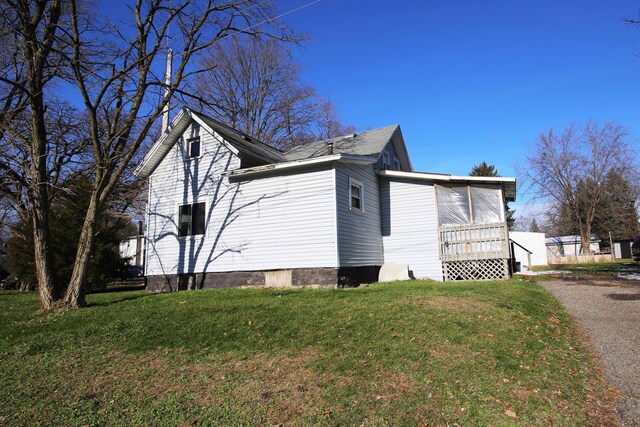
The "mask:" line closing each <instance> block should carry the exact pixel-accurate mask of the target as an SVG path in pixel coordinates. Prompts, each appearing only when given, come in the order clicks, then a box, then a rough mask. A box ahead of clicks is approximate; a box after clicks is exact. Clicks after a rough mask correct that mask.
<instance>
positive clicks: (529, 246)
mask: <svg viewBox="0 0 640 427" xmlns="http://www.w3.org/2000/svg"><path fill="white" fill-rule="evenodd" d="M509 238H510V239H511V241H512V242H513V246H512V248H513V251H512V253H513V257H514V259H515V261H516V263H519V265H520V267H521V268H524V267H530V266H540V265H547V246H546V242H545V234H544V233H534V232H530V231H510V232H509Z"/></svg>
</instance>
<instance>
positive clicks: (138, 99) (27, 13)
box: [0, 0, 293, 309]
mask: <svg viewBox="0 0 640 427" xmlns="http://www.w3.org/2000/svg"><path fill="white" fill-rule="evenodd" d="M91 6H93V5H90V4H89V3H88V2H80V1H79V0H6V1H5V2H3V5H2V6H1V11H0V24H2V25H1V26H2V28H3V29H6V31H5V32H4V33H3V37H6V38H7V39H9V40H12V41H15V46H16V49H15V57H16V58H17V60H14V61H13V63H15V64H20V59H22V61H24V66H23V67H21V68H19V70H18V71H19V72H13V71H11V69H10V67H9V66H7V67H5V68H4V70H5V71H7V72H5V73H3V74H2V75H0V82H2V84H3V85H4V86H5V88H6V90H5V92H7V93H10V92H11V91H15V92H16V93H17V96H18V98H20V99H21V100H22V103H21V104H19V108H18V107H16V108H12V111H14V110H16V111H19V112H26V113H27V114H28V116H29V120H28V126H27V128H28V130H29V137H28V138H21V139H19V142H20V143H21V144H22V146H23V148H24V149H25V151H26V153H27V158H26V162H27V164H28V166H29V177H28V187H29V191H28V197H29V199H30V204H31V214H32V218H33V224H34V227H33V229H34V246H35V264H36V272H37V281H38V288H39V290H40V299H41V306H42V308H43V309H49V308H51V307H52V306H53V305H55V304H56V299H57V297H58V296H57V295H55V293H54V292H53V289H54V287H53V282H52V279H51V271H50V268H51V265H50V261H49V259H48V253H49V247H48V244H49V237H48V212H49V191H50V186H51V176H52V175H51V174H50V173H48V169H47V164H48V161H49V159H50V156H51V155H52V154H54V153H52V152H51V145H50V143H49V139H50V134H51V130H50V129H49V127H48V126H47V120H46V119H45V115H46V112H47V102H49V100H51V99H52V98H53V94H56V95H57V96H62V95H63V91H62V90H60V86H56V83H57V82H58V81H61V80H64V81H65V82H66V84H72V85H74V86H75V87H76V88H77V93H78V94H79V95H80V98H81V99H82V104H83V106H84V109H85V111H84V112H83V114H84V118H85V120H86V122H87V123H88V130H87V133H86V137H87V140H88V146H89V148H88V151H87V153H88V154H89V156H88V159H89V160H90V167H91V169H92V174H93V178H94V183H93V188H92V191H91V192H90V194H88V196H87V197H88V198H89V204H88V206H89V208H88V210H87V213H86V216H85V219H84V223H83V226H82V230H81V234H80V239H79V242H78V252H77V256H76V260H75V263H74V267H73V273H72V275H71V280H70V282H69V284H68V286H67V290H66V292H65V294H64V297H63V299H62V301H61V302H58V304H59V305H62V306H64V307H67V308H76V307H81V306H83V305H85V297H84V282H85V278H86V274H87V265H88V262H89V259H90V257H91V251H92V245H93V242H94V236H95V230H96V222H97V219H98V216H99V215H100V212H101V209H102V208H103V206H104V204H105V202H106V200H107V199H108V198H109V196H110V194H111V193H112V192H113V191H114V189H116V188H117V185H118V182H119V181H120V179H121V178H122V176H123V175H124V174H125V172H126V171H127V170H128V168H129V166H130V164H131V162H132V160H133V159H134V158H135V156H136V154H137V153H138V151H139V150H140V147H142V146H143V144H144V143H145V142H146V141H147V134H148V132H149V131H150V130H151V129H152V127H153V125H154V123H155V122H156V120H157V119H158V117H159V116H160V115H161V114H162V111H163V109H164V107H165V106H166V105H167V104H168V103H169V100H170V99H171V98H172V97H174V96H175V95H177V94H182V95H188V93H186V92H184V91H183V90H182V87H183V83H185V82H186V81H188V80H189V79H191V78H193V77H194V76H196V75H198V74H199V73H201V72H202V71H205V68H206V67H205V68H203V67H201V66H198V65H197V63H196V62H195V61H193V59H194V57H195V56H196V55H198V54H199V52H201V51H202V50H203V49H206V48H208V47H210V46H212V45H214V44H215V43H217V42H219V41H221V40H223V39H225V38H227V37H229V36H234V35H236V34H242V33H244V34H251V35H253V36H256V37H260V36H268V37H275V38H278V39H280V40H291V39H293V36H292V34H291V33H290V31H288V29H287V28H286V27H284V26H282V25H281V24H280V23H279V21H278V20H277V19H276V9H275V6H274V4H273V2H272V1H269V0H267V1H264V0H240V1H230V0H226V1H222V0H181V1H180V0H179V1H169V0H132V1H130V2H129V4H128V12H127V13H125V14H123V15H120V16H119V17H118V20H117V22H116V21H110V20H109V19H108V17H106V16H100V15H99V13H97V12H96V10H95V8H92V7H91ZM167 40H169V43H170V44H171V45H172V47H173V48H174V49H175V50H176V51H177V55H176V60H175V63H174V70H175V71H174V75H173V77H172V79H171V81H170V82H169V83H168V84H166V83H165V80H164V75H163V73H162V70H163V68H164V58H165V53H166V47H167V43H168V42H167ZM7 63H8V64H11V61H7ZM64 88H65V91H69V87H68V86H65V87H64ZM3 93H4V92H3ZM15 98H16V95H14V97H13V99H15ZM12 102H13V104H12V105H18V101H15V100H14V101H12ZM2 123H3V125H2V126H3V129H4V130H6V131H11V130H12V129H13V128H14V124H13V122H12V121H11V120H3V122H2Z"/></svg>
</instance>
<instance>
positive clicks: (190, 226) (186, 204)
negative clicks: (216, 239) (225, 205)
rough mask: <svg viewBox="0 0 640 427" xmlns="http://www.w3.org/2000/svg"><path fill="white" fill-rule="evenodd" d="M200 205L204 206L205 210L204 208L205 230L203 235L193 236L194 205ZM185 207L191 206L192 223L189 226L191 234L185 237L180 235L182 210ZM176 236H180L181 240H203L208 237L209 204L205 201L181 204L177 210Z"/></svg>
mask: <svg viewBox="0 0 640 427" xmlns="http://www.w3.org/2000/svg"><path fill="white" fill-rule="evenodd" d="M199 203H202V204H204V208H203V215H204V229H203V232H202V234H193V230H192V227H193V205H197V204H199ZM183 206H191V222H190V224H189V234H185V235H184V236H181V235H180V226H181V222H180V215H181V213H180V211H181V209H182V207H183ZM176 228H177V230H176V234H177V236H178V238H179V239H201V238H203V237H204V236H206V234H207V202H206V201H205V200H194V201H191V202H187V203H180V204H178V206H177V209H176Z"/></svg>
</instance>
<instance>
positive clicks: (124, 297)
mask: <svg viewBox="0 0 640 427" xmlns="http://www.w3.org/2000/svg"><path fill="white" fill-rule="evenodd" d="M142 289H143V290H144V288H142ZM156 295H159V294H156V293H151V292H145V293H141V292H139V291H138V292H136V294H135V295H130V294H129V295H125V294H124V292H123V295H119V296H118V297H116V298H110V299H109V300H107V301H93V302H89V303H88V304H87V307H104V306H108V305H114V304H118V303H121V302H125V301H134V300H138V299H141V298H148V297H152V296H156Z"/></svg>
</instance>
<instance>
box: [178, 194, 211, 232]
mask: <svg viewBox="0 0 640 427" xmlns="http://www.w3.org/2000/svg"><path fill="white" fill-rule="evenodd" d="M179 209H180V212H179V218H178V236H180V237H183V236H195V235H198V234H204V222H205V221H204V218H205V204H204V202H201V203H192V204H190V205H181V206H180V208H179Z"/></svg>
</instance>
